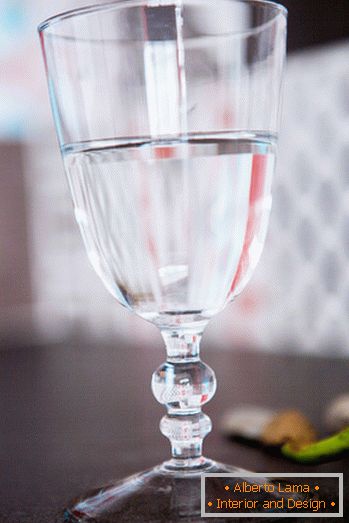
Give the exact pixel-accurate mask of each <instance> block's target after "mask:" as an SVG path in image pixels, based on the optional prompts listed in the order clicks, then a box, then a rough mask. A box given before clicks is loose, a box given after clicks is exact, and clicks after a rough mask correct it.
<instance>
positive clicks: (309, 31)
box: [0, 0, 349, 355]
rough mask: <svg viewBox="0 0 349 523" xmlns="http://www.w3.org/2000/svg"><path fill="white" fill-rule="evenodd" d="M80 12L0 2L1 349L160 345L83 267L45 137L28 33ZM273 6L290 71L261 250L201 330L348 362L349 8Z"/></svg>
mask: <svg viewBox="0 0 349 523" xmlns="http://www.w3.org/2000/svg"><path fill="white" fill-rule="evenodd" d="M86 3H88V2H87V1H86V0H83V1H80V0H58V1H56V2H54V3H53V2H47V1H45V0H0V62H1V65H0V169H1V178H0V217H1V219H0V347H1V348H4V349H8V348H10V347H18V346H24V345H27V346H28V347H30V346H31V345H34V344H48V343H49V344H51V343H62V342H63V343H65V342H69V341H72V340H81V341H83V340H89V341H90V342H91V341H93V342H96V343H97V342H99V341H108V342H112V343H114V342H115V345H116V347H117V345H118V342H119V343H121V342H122V341H125V340H126V339H127V340H129V341H131V342H132V343H133V344H134V345H139V346H142V347H143V346H148V345H151V344H152V343H153V342H154V340H157V342H158V340H159V334H158V331H157V330H156V329H155V328H154V327H152V326H151V325H149V324H147V323H146V322H144V321H143V320H141V319H138V318H137V317H136V316H135V315H132V314H131V313H129V312H128V311H126V310H125V309H123V308H122V307H121V306H119V305H118V304H117V303H116V302H115V301H114V299H113V298H112V297H111V296H109V294H108V293H107V291H106V290H105V288H104V287H103V285H102V283H101V282H100V281H99V279H98V277H97V276H96V274H95V273H94V271H93V270H92V268H90V266H89V264H88V260H87V256H86V254H85V252H84V249H83V245H82V241H81V239H80V236H79V232H78V228H77V225H76V224H75V222H74V220H73V212H72V205H71V201H70V196H69V193H68V188H67V183H66V180H65V177H64V172H63V165H62V161H61V158H60V155H59V150H58V144H57V140H56V137H55V132H54V128H53V121H52V116H51V112H50V107H49V101H48V94H47V87H46V79H45V75H44V68H43V63H42V58H41V52H40V47H39V40H38V36H37V33H36V26H37V24H38V23H39V22H41V21H42V20H43V19H45V18H47V17H49V16H51V15H53V14H56V13H57V12H61V11H64V10H68V9H73V8H75V7H79V6H82V5H86ZM90 3H91V2H90ZM95 3H98V2H95ZM283 4H284V5H285V6H286V7H287V8H288V9H289V61H288V66H287V74H286V82H285V89H284V111H283V125H282V133H281V135H280V150H279V159H278V167H277V174H276V178H275V182H274V208H273V211H272V215H271V224H270V230H269V234H268V239H267V242H266V246H265V250H264V254H263V256H262V259H261V262H260V264H259V266H258V269H257V271H256V273H255V275H254V277H253V279H252V281H251V283H250V284H249V286H248V287H247V289H246V290H245V291H244V293H243V294H242V295H241V297H239V299H238V300H237V301H236V302H235V303H233V304H231V305H229V306H228V307H227V308H226V310H225V311H223V312H222V313H221V314H220V315H219V316H217V317H216V318H214V319H213V320H212V322H211V324H210V325H209V327H208V328H207V331H206V335H205V340H206V341H205V343H206V344H210V345H212V346H217V347H220V348H227V349H231V348H234V347H238V348H246V349H250V348H257V349H261V350H269V351H287V352H314V353H320V354H329V353H330V354H333V355H341V354H348V353H349V321H348V318H349V58H348V57H349V2H348V0H336V1H335V2H321V1H319V0H306V1H304V0H288V1H286V0H285V1H284V2H283Z"/></svg>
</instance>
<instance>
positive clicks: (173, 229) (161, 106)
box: [39, 0, 286, 522]
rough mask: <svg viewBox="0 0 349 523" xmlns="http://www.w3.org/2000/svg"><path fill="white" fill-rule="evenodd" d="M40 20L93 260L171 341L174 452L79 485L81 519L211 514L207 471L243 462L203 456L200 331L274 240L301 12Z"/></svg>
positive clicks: (172, 1)
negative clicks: (275, 191)
mask: <svg viewBox="0 0 349 523" xmlns="http://www.w3.org/2000/svg"><path fill="white" fill-rule="evenodd" d="M39 33H40V38H41V43H42V49H43V55H44V61H45V66H46V71H47V77H48V85H49V92H50V98H51V104H52V110H53V115H54V120H55V123H56V129H57V134H58V138H59V142H60V146H61V151H62V155H63V159H64V163H65V169H66V173H67V177H68V182H69V185H70V189H71V193H72V197H73V202H74V208H75V217H76V220H77V222H78V224H79V227H80V230H81V234H82V237H83V240H84V243H85V247H86V250H87V254H88V257H89V260H90V262H91V264H92V266H93V267H94V269H95V270H96V272H97V274H98V275H99V276H100V278H101V279H102V281H103V282H104V284H105V286H106V287H107V289H108V290H109V291H110V292H111V294H112V295H113V296H115V298H116V299H117V300H118V301H119V302H120V303H121V304H122V305H124V306H125V307H127V308H129V309H132V310H133V311H134V312H136V314H138V315H139V316H141V317H142V318H144V319H146V320H148V321H150V322H152V323H153V324H155V325H157V326H158V328H159V329H160V332H161V334H162V336H163V339H164V341H165V344H166V350H167V360H166V362H165V363H164V364H163V365H161V366H160V367H159V368H158V369H157V370H156V371H155V372H154V374H153V378H152V390H153V393H154V395H155V397H156V399H157V400H158V401H159V402H160V403H162V404H163V405H164V406H165V407H166V410H167V413H166V415H165V416H164V417H163V418H162V420H161V423H160V430H161V432H162V433H163V434H164V435H165V436H167V438H168V439H169V440H170V444H171V452H172V457H171V459H170V460H169V461H167V462H165V463H163V464H161V465H158V466H157V467H155V468H153V469H151V470H148V471H146V472H143V473H140V474H137V475H135V476H132V477H130V478H127V479H126V480H123V481H119V482H117V483H115V484H111V485H109V486H107V487H103V488H100V489H98V490H96V491H95V492H92V493H90V494H88V495H86V496H84V497H81V498H79V499H77V500H76V502H75V505H74V506H73V507H72V508H71V509H69V510H67V511H66V520H67V521H98V522H101V521H103V522H106V521H113V522H114V521H117V522H122V521H128V522H136V521H142V522H148V521H151V522H158V521H159V522H160V521H177V520H178V519H180V520H187V521H192V522H193V521H196V520H197V521H203V519H201V518H200V476H201V474H202V472H224V471H233V470H235V469H234V468H233V467H230V466H228V465H223V464H219V463H216V462H214V461H212V460H210V459H207V458H205V457H203V455H202V442H203V439H204V437H205V436H206V435H207V434H208V433H209V432H210V430H211V422H210V419H209V418H208V416H206V415H205V414H203V412H202V410H201V409H202V407H203V405H204V404H205V403H207V402H208V401H209V400H210V399H211V398H212V396H213V395H214V393H215V390H216V379H215V375H214V372H213V371H212V369H210V368H209V367H208V366H207V365H206V364H205V363H203V362H202V361H201V360H200V354H199V348H200V340H201V336H202V333H203V330H204V328H205V326H206V325H207V323H208V321H209V320H210V318H211V317H212V316H213V315H215V314H217V313H218V312H219V311H221V310H222V309H223V308H224V307H225V305H226V304H227V303H229V302H230V301H232V300H233V299H234V298H235V297H236V296H237V295H238V294H239V293H240V292H241V290H242V289H243V288H244V286H245V285H246V283H247V281H248V280H249V278H250V276H251V274H252V272H253V270H254V268H255V266H256V264H257V262H258V259H259V257H260V254H261V251H262V248H263V243H264V239H265V235H266V230H267V223H268V217H269V212H270V207H271V179H272V175H273V170H274V159H275V152H276V140H277V127H278V110H279V99H280V85H281V80H282V71H283V64H284V57H285V40H286V38H285V36H286V10H285V9H284V8H283V7H282V6H280V5H278V4H276V3H273V2H269V1H263V0H255V1H253V0H216V1H214V2H212V1H210V0H177V1H176V0H169V1H168V0H166V1H161V0H160V1H158V0H156V1H152V0H149V1H148V2H147V1H145V0H127V1H118V2H113V3H109V4H103V5H96V6H92V7H87V8H83V9H77V10H75V11H70V12H68V13H64V14H62V15H58V16H56V17H53V18H51V19H49V20H47V21H45V22H43V23H42V24H41V25H40V26H39ZM120 357H121V355H120ZM211 494H212V496H213V497H214V494H215V493H214V492H212V493H211ZM154 500H156V503H154Z"/></svg>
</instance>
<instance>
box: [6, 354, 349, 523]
mask: <svg viewBox="0 0 349 523" xmlns="http://www.w3.org/2000/svg"><path fill="white" fill-rule="evenodd" d="M203 356H204V359H205V361H206V362H207V363H208V364H209V365H211V366H212V367H213V368H214V369H215V371H216V374H217V378H218V391H217V394H216V396H215V397H214V398H213V400H212V401H211V402H210V404H209V405H208V406H207V408H206V409H205V411H206V412H207V413H208V414H209V415H210V416H211V417H212V419H213V422H214V424H215V430H214V431H213V433H212V434H211V435H209V436H208V437H207V438H206V444H205V453H206V454H207V455H209V456H210V457H212V458H215V459H217V460H220V461H225V462H228V463H232V464H236V465H238V466H242V467H246V468H250V469H252V470H254V471H256V472H301V471H309V472H314V471H322V472H323V471H326V472H346V471H348V465H349V462H348V459H343V460H340V461H336V462H333V463H330V464H325V465H321V466H317V467H304V466H300V465H296V464H292V463H290V462H286V461H284V460H282V459H281V458H278V457H271V456H269V455H267V454H264V453H263V452H261V451H260V450H257V449H253V448H247V447H244V446H241V445H239V444H237V443H235V444H234V443H232V442H229V441H227V440H225V439H224V438H223V437H222V436H221V434H220V432H219V430H218V423H219V420H220V417H221V415H222V413H223V412H224V410H225V409H227V408H229V407H232V406H233V405H237V404H241V403H250V404H257V405H264V406H270V407H276V408H280V407H296V408H299V409H301V410H303V411H304V412H305V413H306V414H308V415H309V416H310V418H311V419H312V420H313V422H314V424H315V425H317V426H318V428H319V429H320V430H321V427H322V417H323V408H324V405H325V404H326V403H327V402H328V401H330V400H331V399H332V398H333V397H334V396H335V395H336V394H338V393H341V392H346V391H349V381H348V376H349V364H348V361H347V360H338V359H337V360H330V359H320V358H315V357H296V356H292V357H291V356H285V355H271V354H270V355H269V354H256V353H251V352H249V353H243V352H237V351H227V352H219V351H213V350H208V349H206V348H205V344H204V346H203ZM163 360H164V352H163V351H162V349H161V345H160V344H159V345H158V346H156V347H154V348H144V349H139V348H138V349H135V348H133V347H131V346H130V347H128V346H116V347H115V346H108V345H103V346H97V345H95V346H84V345H83V344H76V345H69V346H68V345H67V346H52V347H41V348H35V347H23V348H20V349H18V350H13V349H11V350H8V351H6V350H4V351H1V352H0V415H1V425H0V470H1V473H0V493H1V495H0V522H1V523H27V522H28V523H29V522H30V523H48V522H49V523H55V522H59V521H62V508H63V507H64V506H65V505H66V503H67V502H68V501H69V500H70V498H71V497H72V496H73V495H75V494H79V493H81V492H83V491H84V490H85V489H88V488H90V487H93V486H96V485H100V484H103V483H106V482H108V481H109V480H110V479H112V478H119V477H123V476H125V475H128V474H130V473H133V472H135V471H139V470H142V469H145V468H147V467H151V466H152V465H154V464H156V463H158V462H161V461H162V460H164V459H166V458H167V457H168V452H169V446H168V443H167V440H166V439H165V438H164V437H163V436H162V435H161V434H160V432H159V430H158V423H159V420H160V418H161V416H162V415H163V413H164V411H163V409H162V407H161V406H160V405H158V404H157V402H156V401H155V399H154V398H153V397H152V394H151V391H150V386H149V383H150V377H151V374H152V372H153V370H154V369H155V368H156V367H157V366H158V365H159V364H160V363H162V361H163ZM344 477H345V483H346V476H344ZM347 517H348V516H347ZM332 519H334V518H332ZM311 521H312V520H311ZM326 521H330V518H328V519H327V520H326ZM335 521H336V520H335ZM264 523H266V522H265V520H264Z"/></svg>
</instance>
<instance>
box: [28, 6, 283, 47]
mask: <svg viewBox="0 0 349 523" xmlns="http://www.w3.org/2000/svg"><path fill="white" fill-rule="evenodd" d="M184 1H185V3H189V4H195V3H198V4H199V5H203V3H211V0H204V2H203V0H184ZM228 1H230V2H235V3H240V4H254V5H256V6H258V5H259V6H263V7H269V8H270V9H273V10H274V11H275V12H276V15H275V16H274V17H273V18H271V19H270V20H268V21H267V22H263V23H262V24H259V25H256V26H255V27H253V28H251V29H245V30H243V31H232V32H230V33H224V34H222V35H214V36H227V35H231V36H248V35H250V34H251V35H253V34H255V33H257V32H259V31H260V30H261V29H263V28H264V27H266V26H268V25H269V24H271V23H273V22H274V21H275V19H276V18H277V17H278V16H279V15H283V16H284V17H285V18H287V15H288V10H287V8H286V7H285V6H284V5H282V4H279V3H278V2H274V0H228ZM175 2H176V0H173V3H175ZM147 4H148V2H147V0H119V1H115V0H114V1H108V2H103V3H101V4H94V5H88V6H85V7H78V8H76V9H70V10H68V11H64V12H62V13H58V14H56V15H53V16H50V17H49V18H47V19H46V20H43V21H42V22H41V23H40V24H39V25H38V27H37V30H38V32H39V33H40V34H44V33H45V31H46V30H47V29H50V28H51V27H52V26H54V25H56V24H59V23H60V22H64V21H65V20H69V19H71V18H77V17H79V16H83V15H89V14H93V13H98V12H99V11H109V10H114V9H115V10H118V9H124V8H128V7H137V6H138V7H141V6H146V5H147ZM157 5H159V4H157ZM149 6H150V7H152V5H151V2H149ZM51 36H54V37H56V38H67V37H64V36H63V35H55V34H51ZM212 36H213V35H212ZM68 38H73V40H75V39H77V38H75V37H68ZM196 38H197V37H196Z"/></svg>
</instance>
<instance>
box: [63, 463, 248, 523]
mask: <svg viewBox="0 0 349 523" xmlns="http://www.w3.org/2000/svg"><path fill="white" fill-rule="evenodd" d="M170 463H171V462H167V463H164V464H162V465H158V466H157V467H154V468H152V469H149V470H146V471H144V472H141V473H139V474H135V475H133V476H129V477H128V478H126V479H123V480H121V481H118V482H115V483H112V484H109V485H106V486H104V487H102V488H99V489H96V490H94V491H92V492H89V493H88V494H87V495H86V496H84V497H81V498H78V499H77V500H75V503H74V506H73V507H72V508H70V509H67V510H66V511H65V519H64V521H65V522H66V523H78V522H91V523H92V522H93V523H126V522H127V523H131V522H132V523H137V522H141V523H163V522H166V523H174V522H178V521H180V522H183V523H184V522H188V523H189V522H190V523H204V522H207V523H212V522H213V521H215V520H216V518H207V519H206V518H201V516H200V514H201V496H200V489H201V474H202V473H203V472H212V473H215V472H240V471H241V473H242V475H243V472H244V471H243V470H242V469H237V468H236V467H232V466H230V465H224V464H222V463H217V462H215V461H210V460H205V461H204V462H203V465H202V466H200V465H199V466H198V467H197V468H196V469H195V471H193V470H190V471H188V472H186V471H183V470H181V471H177V470H171V468H170ZM211 490H212V491H211V492H210V493H209V494H210V496H211V497H212V498H215V497H219V492H220V491H221V484H218V483H217V486H216V488H215V486H212V488H211ZM215 490H216V491H215ZM217 521H220V523H222V522H223V521H224V520H223V519H222V518H219V520H217ZM230 521H231V520H230ZM245 521H246V520H245Z"/></svg>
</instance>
